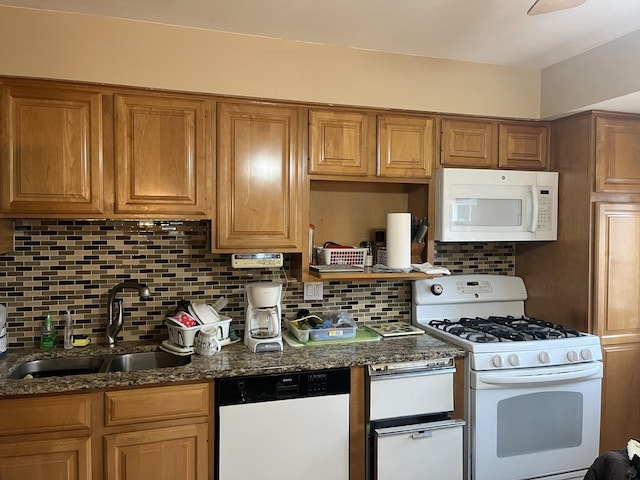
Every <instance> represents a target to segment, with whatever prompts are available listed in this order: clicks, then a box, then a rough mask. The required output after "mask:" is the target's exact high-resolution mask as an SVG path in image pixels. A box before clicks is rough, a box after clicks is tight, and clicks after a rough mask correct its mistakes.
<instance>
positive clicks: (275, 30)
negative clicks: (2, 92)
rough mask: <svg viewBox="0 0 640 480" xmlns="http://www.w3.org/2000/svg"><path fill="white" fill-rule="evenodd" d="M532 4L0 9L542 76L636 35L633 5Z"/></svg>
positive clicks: (202, 0)
mask: <svg viewBox="0 0 640 480" xmlns="http://www.w3.org/2000/svg"><path fill="white" fill-rule="evenodd" d="M532 4H533V0H321V1H318V0H268V1H265V0H180V1H176V0H108V1H98V0H93V1H87V0H0V5H6V6H17V7H25V8H36V9H44V10H52V11H63V12H75V13H85V14H93V15H103V16H109V17H117V18H125V19H133V20H141V21H148V22H154V23H163V24H170V25H180V26H187V27H194V28H202V29H208V30H218V31H224V32H234V33H242V34H249V35H258V36H265V37H274V38H282V39H287V40H299V41H304V42H313V43H320V44H327V45H336V46H345V47H353V48H362V49H367V50H376V51H382V52H392V53H401V54H408V55H417V56H425V57H433V58H446V59H453V60H462V61H469V62H480V63H489V64H498V65H508V66H518V67H525V68H533V69H543V68H545V67H547V66H549V65H553V64H555V63H558V62H560V61H562V60H565V59H567V58H570V57H573V56H575V55H578V54H580V53H582V52H584V51H587V50H590V49H592V48H594V47H597V46H599V45H602V44H604V43H607V42H609V41H611V40H614V39H616V38H618V37H620V36H623V35H625V34H627V33H630V32H632V31H634V30H638V29H640V0H587V2H586V3H585V4H583V5H581V6H579V7H576V8H572V9H569V10H562V11H557V12H553V13H547V14H543V15H537V16H528V15H527V14H526V12H527V10H528V9H529V7H530V6H531V5H532Z"/></svg>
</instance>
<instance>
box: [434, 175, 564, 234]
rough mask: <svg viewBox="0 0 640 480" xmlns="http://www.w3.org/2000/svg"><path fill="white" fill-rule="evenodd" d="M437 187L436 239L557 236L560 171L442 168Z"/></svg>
mask: <svg viewBox="0 0 640 480" xmlns="http://www.w3.org/2000/svg"><path fill="white" fill-rule="evenodd" d="M435 190H436V201H435V208H436V222H435V240H438V241H440V242H507V241H508V242H511V241H549V240H557V237H558V173H557V172H538V171H522V170H489V169H473V168H440V169H438V170H436V189H435Z"/></svg>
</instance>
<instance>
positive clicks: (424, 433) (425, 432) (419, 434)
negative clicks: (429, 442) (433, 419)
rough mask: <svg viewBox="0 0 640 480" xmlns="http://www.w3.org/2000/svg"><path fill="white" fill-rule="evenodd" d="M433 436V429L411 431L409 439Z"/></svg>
mask: <svg viewBox="0 0 640 480" xmlns="http://www.w3.org/2000/svg"><path fill="white" fill-rule="evenodd" d="M431 437H433V430H423V431H422V432H417V433H412V434H411V440H420V439H421V438H431Z"/></svg>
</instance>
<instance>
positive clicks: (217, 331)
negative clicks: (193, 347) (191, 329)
mask: <svg viewBox="0 0 640 480" xmlns="http://www.w3.org/2000/svg"><path fill="white" fill-rule="evenodd" d="M229 325H231V318H230V317H225V316H224V315H221V316H220V321H219V322H215V323H210V324H207V325H204V326H203V328H202V330H201V331H200V335H204V334H207V335H214V336H215V337H216V339H217V340H224V339H225V338H228V337H229Z"/></svg>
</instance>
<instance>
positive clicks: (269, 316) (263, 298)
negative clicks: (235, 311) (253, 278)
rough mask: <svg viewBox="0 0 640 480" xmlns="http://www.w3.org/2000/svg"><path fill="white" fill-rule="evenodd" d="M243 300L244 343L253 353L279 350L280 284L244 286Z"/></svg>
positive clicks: (280, 343)
mask: <svg viewBox="0 0 640 480" xmlns="http://www.w3.org/2000/svg"><path fill="white" fill-rule="evenodd" d="M244 298H245V321H244V344H245V345H246V346H247V347H248V348H249V350H251V351H252V352H254V353H256V352H278V351H282V329H281V325H280V323H281V316H282V284H281V283H278V282H255V283H248V284H247V285H246V286H245V296H244Z"/></svg>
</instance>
